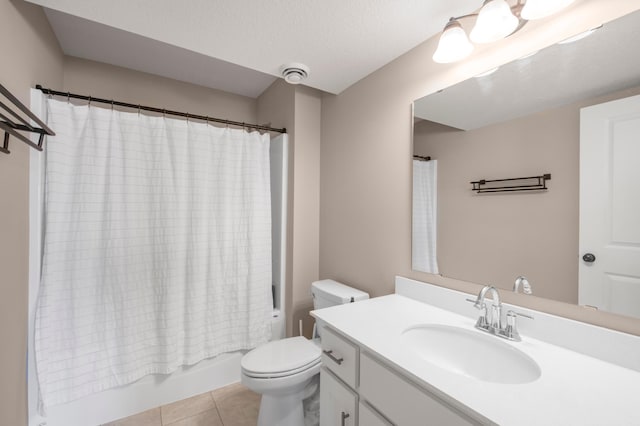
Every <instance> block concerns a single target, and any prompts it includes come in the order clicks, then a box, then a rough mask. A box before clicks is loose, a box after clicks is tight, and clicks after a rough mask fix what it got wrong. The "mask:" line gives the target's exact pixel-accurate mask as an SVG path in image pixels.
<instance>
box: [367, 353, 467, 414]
mask: <svg viewBox="0 0 640 426" xmlns="http://www.w3.org/2000/svg"><path fill="white" fill-rule="evenodd" d="M390 389H393V392H390V391H389V390H390ZM359 393H360V398H361V399H362V400H365V401H367V402H368V403H370V404H371V406H373V407H375V408H376V409H377V410H378V411H380V413H382V414H383V415H384V416H385V417H386V418H387V419H389V420H390V421H391V422H393V423H394V424H397V425H402V426H414V425H415V426H429V425H447V426H466V425H474V424H479V423H476V422H474V421H473V420H471V419H470V418H468V417H467V416H465V415H464V414H462V413H459V412H457V411H456V410H455V409H454V408H453V407H450V406H448V405H447V404H446V403H445V402H443V401H440V400H439V399H437V398H436V397H435V396H433V395H430V394H428V393H427V392H426V391H425V390H423V389H421V388H419V387H418V386H416V385H414V384H413V383H411V382H409V381H408V380H407V379H405V378H403V377H401V376H400V375H398V374H397V373H396V372H394V371H392V370H390V369H388V368H387V367H385V366H383V365H382V364H380V363H379V362H378V361H376V360H374V359H373V358H372V357H370V356H369V355H368V354H365V353H363V354H362V355H361V357H360V392H359Z"/></svg>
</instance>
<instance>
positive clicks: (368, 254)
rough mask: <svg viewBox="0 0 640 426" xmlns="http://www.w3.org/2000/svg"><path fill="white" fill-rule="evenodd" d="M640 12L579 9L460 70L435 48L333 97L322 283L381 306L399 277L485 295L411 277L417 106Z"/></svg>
mask: <svg viewBox="0 0 640 426" xmlns="http://www.w3.org/2000/svg"><path fill="white" fill-rule="evenodd" d="M638 8H640V1H637V0H615V1H605V0H583V1H578V2H576V4H575V5H574V6H573V7H572V8H571V10H570V12H571V13H570V14H569V13H562V14H560V15H558V17H557V18H556V19H557V20H555V19H551V20H546V21H542V22H538V23H536V22H530V23H529V24H527V26H525V28H524V29H523V30H522V31H520V32H519V33H517V34H515V35H513V36H511V37H509V39H507V40H505V41H503V42H500V43H496V44H494V45H490V46H486V47H483V48H477V49H476V52H474V54H473V55H472V56H471V57H470V58H469V59H468V60H466V61H463V62H462V63H460V64H454V65H450V66H446V65H440V64H435V63H434V62H432V60H431V56H432V54H433V52H434V50H435V44H436V40H435V39H432V40H430V41H428V42H426V43H424V44H422V45H420V46H418V47H416V48H415V49H413V50H412V51H410V52H408V53H407V54H405V55H403V56H401V57H400V58H398V59H396V60H395V61H393V62H392V63H390V64H388V65H387V66H385V67H383V68H382V69H380V70H378V71H376V72H374V73H373V74H371V75H370V76H368V77H367V78H365V79H363V80H361V81H360V82H358V83H357V84H355V85H354V86H352V87H350V88H349V89H347V90H346V91H344V92H343V93H341V94H340V95H338V96H329V95H327V96H325V97H324V99H323V105H322V148H321V163H320V164H321V185H320V187H321V198H320V276H321V277H322V278H335V279H338V280H341V281H344V282H345V283H347V284H350V285H353V286H355V287H358V288H361V289H363V290H365V291H368V292H370V293H371V295H372V296H378V295H382V294H387V293H391V292H393V286H394V284H393V280H394V276H395V275H403V276H408V277H411V278H415V279H419V280H425V281H429V282H433V283H435V284H440V285H444V286H447V287H451V288H456V289H459V290H463V291H469V292H477V291H478V289H479V287H478V285H476V284H471V283H469V282H462V281H458V280H455V279H451V278H443V277H440V276H434V275H430V274H425V273H419V272H414V271H412V270H411V159H410V156H411V153H412V147H411V129H412V118H411V103H412V101H413V100H414V99H418V98H420V97H422V96H425V95H427V94H429V93H433V92H435V91H436V90H439V89H442V88H444V87H447V86H449V85H451V84H454V83H457V82H459V81H462V80H464V79H466V78H468V77H471V76H473V75H475V74H478V73H480V72H482V71H484V70H487V69H491V68H493V67H495V66H497V65H501V64H503V63H506V62H509V61H511V60H514V59H516V58H518V57H520V56H522V55H523V54H524V53H528V52H532V51H535V50H538V49H540V48H542V47H544V46H546V45H549V44H551V43H554V42H557V41H560V40H563V39H565V38H567V37H569V36H571V35H574V34H576V33H578V32H581V31H583V30H586V29H588V28H592V27H594V26H597V25H600V24H601V23H603V22H606V21H609V20H611V19H615V18H616V17H618V16H621V15H623V14H626V13H628V12H631V11H633V10H636V9H638ZM560 19H562V23H563V24H562V25H558V24H557V22H558V20H560ZM554 183H555V182H552V185H553V184H554ZM504 299H506V300H507V301H509V302H516V303H519V304H522V305H526V306H528V307H531V308H533V309H540V310H544V311H547V312H551V313H556V314H560V315H564V316H568V317H571V318H574V319H578V320H582V321H587V322H591V323H595V324H601V325H604V326H608V327H612V328H615V329H619V330H623V331H627V332H631V333H634V334H639V335H640V321H638V320H631V319H628V318H624V317H619V316H615V315H611V314H604V313H599V312H594V311H590V310H586V309H583V308H579V307H577V306H575V305H568V304H564V303H560V302H553V301H548V300H544V299H541V298H536V297H526V298H525V296H522V295H514V294H512V293H511V294H510V293H506V292H505V294H504Z"/></svg>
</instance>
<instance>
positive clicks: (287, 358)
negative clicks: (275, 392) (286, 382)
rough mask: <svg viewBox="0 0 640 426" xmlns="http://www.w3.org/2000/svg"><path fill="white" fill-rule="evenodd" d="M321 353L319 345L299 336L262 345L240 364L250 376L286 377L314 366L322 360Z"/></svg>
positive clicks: (266, 377)
mask: <svg viewBox="0 0 640 426" xmlns="http://www.w3.org/2000/svg"><path fill="white" fill-rule="evenodd" d="M320 355H321V350H320V348H319V347H318V346H317V345H315V344H314V343H313V342H311V341H309V340H307V339H305V338H304V337H301V336H298V337H290V338H288V339H283V340H276V341H274V342H269V343H267V344H265V345H262V346H260V347H258V348H256V349H254V350H252V351H251V352H249V353H248V354H246V355H245V356H244V357H243V358H242V361H241V363H240V364H241V366H242V372H243V373H244V374H245V375H247V376H250V377H254V378H265V379H268V378H277V377H286V376H290V375H294V374H297V373H300V372H302V371H305V370H308V369H310V368H313V367H314V366H315V365H317V364H319V363H320V362H321V357H320Z"/></svg>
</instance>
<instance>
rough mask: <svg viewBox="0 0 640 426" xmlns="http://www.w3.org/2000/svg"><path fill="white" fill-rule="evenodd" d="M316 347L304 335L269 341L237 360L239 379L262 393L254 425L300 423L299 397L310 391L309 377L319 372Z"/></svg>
mask: <svg viewBox="0 0 640 426" xmlns="http://www.w3.org/2000/svg"><path fill="white" fill-rule="evenodd" d="M320 354H321V350H320V347H319V346H318V345H317V344H315V343H314V342H313V341H311V340H307V339H305V338H304V337H300V336H299V337H291V338H288V339H283V340H277V341H274V342H269V343H267V344H265V345H262V346H260V347H258V348H257V349H254V350H252V351H251V352H249V353H247V354H246V355H245V356H244V357H243V358H242V361H241V366H242V373H241V381H242V384H244V385H245V386H246V387H248V388H249V389H251V390H253V391H254V392H257V393H260V394H262V401H261V403H260V414H259V415H258V426H267V425H269V426H276V425H277V426H300V425H303V424H304V414H303V410H302V400H303V399H305V398H306V397H308V396H309V395H310V394H311V393H313V389H310V388H309V385H310V384H311V383H312V379H313V377H314V376H315V375H317V374H318V373H319V372H320V365H321V362H320Z"/></svg>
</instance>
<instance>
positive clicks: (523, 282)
mask: <svg viewBox="0 0 640 426" xmlns="http://www.w3.org/2000/svg"><path fill="white" fill-rule="evenodd" d="M520 286H522V292H523V293H524V294H533V291H531V284H530V283H529V280H528V279H527V277H525V276H524V275H520V276H519V277H518V278H516V282H514V283H513V292H514V293H517V292H518V291H519V290H520Z"/></svg>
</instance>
